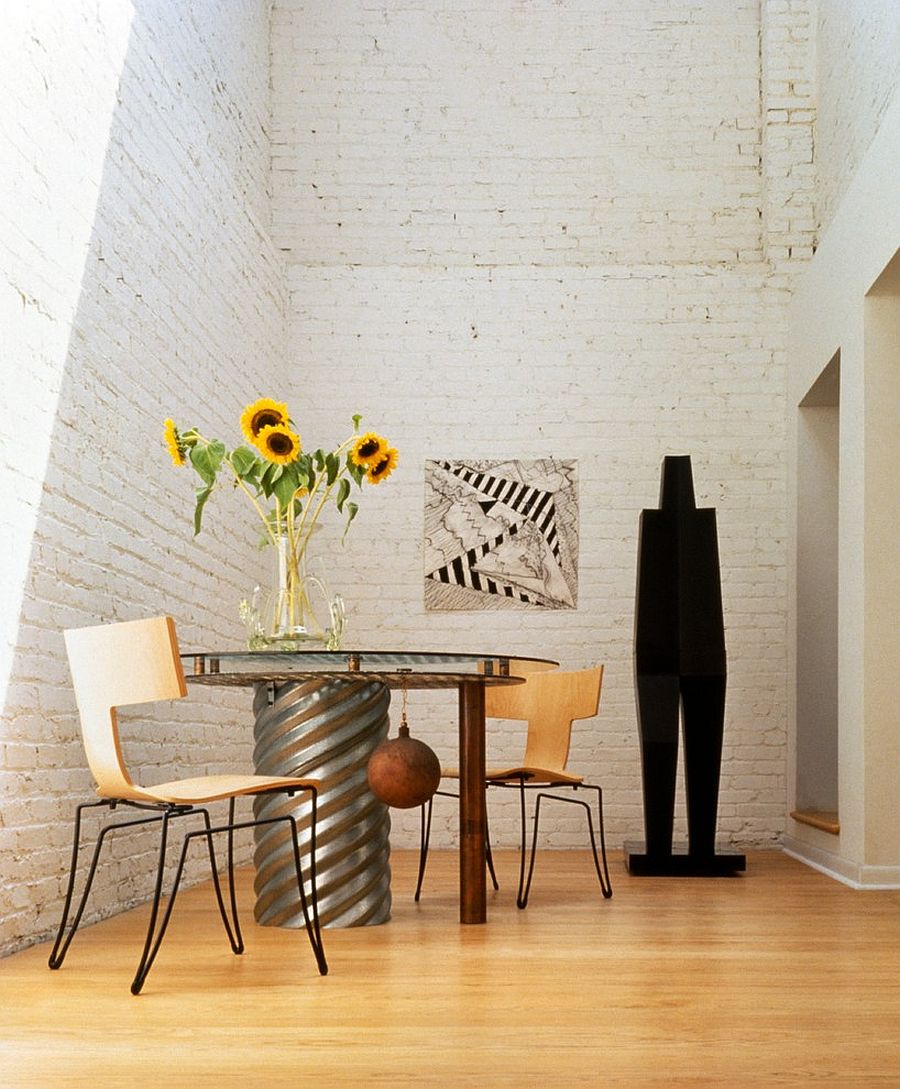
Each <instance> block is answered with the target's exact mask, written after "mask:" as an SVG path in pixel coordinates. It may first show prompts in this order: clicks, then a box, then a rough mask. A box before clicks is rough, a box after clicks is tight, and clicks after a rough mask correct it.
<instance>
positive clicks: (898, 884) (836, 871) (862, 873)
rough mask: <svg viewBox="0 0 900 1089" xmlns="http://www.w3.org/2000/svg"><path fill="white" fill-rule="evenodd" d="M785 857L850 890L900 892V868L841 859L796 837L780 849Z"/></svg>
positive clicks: (787, 838) (790, 838)
mask: <svg viewBox="0 0 900 1089" xmlns="http://www.w3.org/2000/svg"><path fill="white" fill-rule="evenodd" d="M781 849H782V850H783V851H784V853H785V854H786V855H790V856H791V858H796V859H797V861H798V862H803V863H805V864H806V865H807V866H811V867H812V868H813V869H814V870H818V871H819V873H823V874H825V875H826V877H832V878H834V880H835V881H840V882H841V883H842V884H844V885H849V886H850V888H851V889H861V890H868V891H878V890H882V891H887V890H892V889H900V866H866V865H860V864H859V863H857V862H851V861H849V860H848V859H846V858H841V857H840V856H839V855H836V854H832V852H831V851H825V850H823V849H822V848H821V847H813V846H812V845H811V844H809V843H804V842H803V841H802V840H798V839H794V837H793V836H785V838H784V841H783V843H782V848H781Z"/></svg>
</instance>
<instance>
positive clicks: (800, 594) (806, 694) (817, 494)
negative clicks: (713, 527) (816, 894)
mask: <svg viewBox="0 0 900 1089" xmlns="http://www.w3.org/2000/svg"><path fill="white" fill-rule="evenodd" d="M840 373H841V361H840V351H838V352H837V353H835V355H834V357H833V358H832V359H831V360H830V361H829V363H828V364H827V366H826V367H825V368H824V369H823V371H822V372H821V374H820V375H819V377H818V378H817V379H816V381H815V382H814V383H813V385H812V386H811V387H810V389H809V391H808V392H807V394H806V396H805V397H804V398H803V400H802V401H801V402H800V406H799V410H798V414H797V417H798V418H797V428H798V434H797V754H796V755H797V760H796V768H797V782H796V806H797V808H796V811H795V812H794V813H793V814H792V815H793V816H795V817H798V818H799V819H801V820H805V821H806V823H810V824H815V825H817V826H818V827H821V828H823V829H825V830H826V831H832V832H836V831H837V830H838V827H839V826H838V480H839V462H840V455H839V450H840V443H839V439H840Z"/></svg>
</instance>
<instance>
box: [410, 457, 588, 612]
mask: <svg viewBox="0 0 900 1089" xmlns="http://www.w3.org/2000/svg"><path fill="white" fill-rule="evenodd" d="M577 594H578V500H577V494H576V462H574V461H559V460H557V459H556V458H540V459H537V460H534V461H518V460H511V461H426V463H425V608H426V609H435V610H438V609H447V610H450V609H574V608H575V605H576V603H577Z"/></svg>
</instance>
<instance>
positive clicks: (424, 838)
mask: <svg viewBox="0 0 900 1089" xmlns="http://www.w3.org/2000/svg"><path fill="white" fill-rule="evenodd" d="M433 803H434V797H431V798H429V799H428V801H427V802H423V803H422V804H421V806H419V876H418V878H417V879H416V894H415V897H414V899H415V901H416V903H417V904H418V902H419V897H420V896H421V895H422V882H423V881H424V879H425V864H426V863H427V862H428V843H429V840H430V839H431V810H432V806H433Z"/></svg>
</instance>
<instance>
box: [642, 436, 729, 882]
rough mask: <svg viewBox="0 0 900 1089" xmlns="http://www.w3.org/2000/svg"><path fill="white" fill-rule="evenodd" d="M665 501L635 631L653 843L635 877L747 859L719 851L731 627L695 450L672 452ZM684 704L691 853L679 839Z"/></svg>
mask: <svg viewBox="0 0 900 1089" xmlns="http://www.w3.org/2000/svg"><path fill="white" fill-rule="evenodd" d="M659 508H660V509H659V510H645V511H642V512H641V520H640V539H639V545H638V572H637V601H636V610H635V634H634V667H635V689H636V696H637V713H638V727H639V730H640V741H641V765H642V778H643V793H644V831H645V834H646V844H645V849H644V850H637V849H632V846H631V845H626V860H627V864H628V868H629V870H630V871H631V872H632V873H634V874H644V875H650V874H653V875H658V876H659V875H662V876H670V875H681V876H704V877H705V876H717V875H723V874H727V873H732V872H734V871H735V870H743V869H744V868H745V865H746V863H745V859H744V856H743V855H738V854H732V853H725V854H717V853H716V811H717V808H718V797H719V770H720V764H721V758H722V732H723V727H724V720H725V626H724V622H723V618H722V589H721V583H720V581H719V550H718V543H717V539H716V512H715V510H714V509H713V508H711V507H709V508H704V509H701V510H698V509H697V507H696V506H695V505H694V484H693V478H692V475H691V459H690V457H666V458H664V459H663V466H662V482H661V487H660V501H659ZM679 711H680V713H681V714H680V717H681V721H682V733H683V737H684V775H685V801H686V806H687V824H688V846H687V851H686V852H685V851H684V849H682V848H678V849H675V850H673V845H672V829H673V822H674V816H675V777H676V770H677V765H678V723H679Z"/></svg>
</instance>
